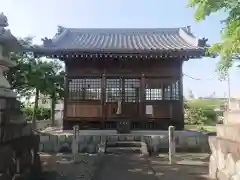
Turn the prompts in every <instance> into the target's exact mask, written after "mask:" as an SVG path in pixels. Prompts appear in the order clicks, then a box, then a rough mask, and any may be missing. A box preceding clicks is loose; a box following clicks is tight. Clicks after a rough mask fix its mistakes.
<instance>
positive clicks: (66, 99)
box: [63, 75, 69, 129]
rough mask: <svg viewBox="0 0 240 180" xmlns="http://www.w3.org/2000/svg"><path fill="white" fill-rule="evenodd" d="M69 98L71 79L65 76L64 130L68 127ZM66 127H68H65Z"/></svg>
mask: <svg viewBox="0 0 240 180" xmlns="http://www.w3.org/2000/svg"><path fill="white" fill-rule="evenodd" d="M68 96H69V79H68V77H67V75H65V80H64V100H63V129H66V128H68V127H67V124H68V123H67V122H66V121H67V109H68V107H67V106H68ZM65 126H66V127H65Z"/></svg>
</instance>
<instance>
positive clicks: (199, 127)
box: [185, 125, 216, 132]
mask: <svg viewBox="0 0 240 180" xmlns="http://www.w3.org/2000/svg"><path fill="white" fill-rule="evenodd" d="M185 129H186V130H198V131H199V130H204V131H208V132H216V126H209V125H185Z"/></svg>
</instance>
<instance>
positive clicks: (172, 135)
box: [168, 126, 176, 164]
mask: <svg viewBox="0 0 240 180" xmlns="http://www.w3.org/2000/svg"><path fill="white" fill-rule="evenodd" d="M168 138H169V153H168V155H169V164H174V163H175V153H176V145H175V127H174V126H169V127H168Z"/></svg>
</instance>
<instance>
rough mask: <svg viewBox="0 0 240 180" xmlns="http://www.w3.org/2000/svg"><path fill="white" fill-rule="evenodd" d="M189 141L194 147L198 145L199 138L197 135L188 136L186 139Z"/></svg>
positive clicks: (188, 143)
mask: <svg viewBox="0 0 240 180" xmlns="http://www.w3.org/2000/svg"><path fill="white" fill-rule="evenodd" d="M186 141H187V145H188V146H190V147H194V146H196V145H198V139H197V137H194V136H193V137H187V139H186Z"/></svg>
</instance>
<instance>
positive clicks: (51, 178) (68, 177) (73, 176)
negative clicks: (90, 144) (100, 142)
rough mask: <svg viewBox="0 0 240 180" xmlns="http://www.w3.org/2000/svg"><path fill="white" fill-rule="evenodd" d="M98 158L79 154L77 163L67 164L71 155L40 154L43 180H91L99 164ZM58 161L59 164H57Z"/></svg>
mask: <svg viewBox="0 0 240 180" xmlns="http://www.w3.org/2000/svg"><path fill="white" fill-rule="evenodd" d="M100 158H101V157H100V156H98V155H87V154H81V155H79V156H78V157H77V163H74V164H72V163H68V162H69V160H71V155H66V154H41V161H42V164H43V170H44V173H43V179H44V180H91V179H93V176H94V174H95V173H94V172H95V171H96V169H97V167H98V163H99V162H100ZM59 161H60V163H59Z"/></svg>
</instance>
